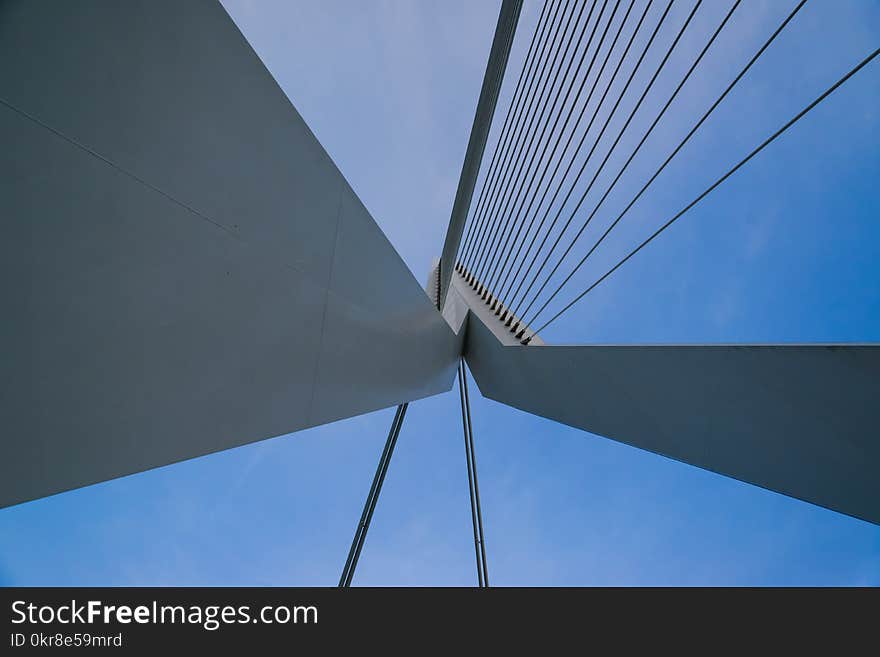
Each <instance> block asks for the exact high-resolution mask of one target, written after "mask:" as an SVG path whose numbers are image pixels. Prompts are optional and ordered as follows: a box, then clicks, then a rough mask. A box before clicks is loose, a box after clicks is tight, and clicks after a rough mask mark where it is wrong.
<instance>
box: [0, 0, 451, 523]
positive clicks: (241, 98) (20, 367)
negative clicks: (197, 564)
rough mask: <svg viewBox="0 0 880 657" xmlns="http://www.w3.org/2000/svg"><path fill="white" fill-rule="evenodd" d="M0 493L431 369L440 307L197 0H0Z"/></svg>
mask: <svg viewBox="0 0 880 657" xmlns="http://www.w3.org/2000/svg"><path fill="white" fill-rule="evenodd" d="M0 143H2V144H3V148H2V149H0V228H2V234H3V240H0V244H2V246H0V261H2V267H3V270H2V274H3V282H2V290H3V292H2V294H3V301H4V304H3V307H4V317H3V322H2V323H0V324H2V328H0V337H2V340H3V359H2V360H3V365H4V367H3V377H2V384H0V385H2V389H0V395H2V396H0V400H2V401H0V427H2V437H0V506H7V505H10V504H15V503H18V502H22V501H26V500H29V499H34V498H37V497H41V496H44V495H49V494H52V493H56V492H60V491H63V490H68V489H71V488H75V487H78V486H83V485H86V484H90V483H94V482H98V481H103V480H106V479H110V478H113V477H117V476H121V475H125V474H129V473H134V472H138V471H141V470H145V469H148V468H152V467H156V466H159V465H164V464H167V463H171V462H175V461H180V460H183V459H187V458H191V457H194V456H199V455H202V454H206V453H209V452H214V451H218V450H221V449H226V448H229V447H233V446H236V445H241V444H244V443H248V442H252V441H255V440H260V439H263V438H268V437H271V436H276V435H279V434H285V433H289V432H292V431H296V430H298V429H302V428H305V427H309V426H314V425H317V424H322V423H324V422H328V421H332V420H336V419H340V418H343V417H348V416H351V415H355V414H359V413H363V412H367V411H371V410H375V409H378V408H384V407H388V406H393V405H397V404H399V403H401V402H405V401H410V400H413V399H416V398H419V397H424V396H427V395H431V394H435V393H439V392H442V391H445V390H448V389H449V388H450V387H451V386H452V382H453V378H454V376H455V368H456V364H457V359H458V356H459V354H460V347H461V344H460V341H461V338H460V337H459V336H456V335H455V334H454V333H453V332H452V331H451V330H450V329H449V327H448V326H447V324H446V322H445V321H444V320H443V319H442V317H441V316H440V314H439V313H438V312H437V311H436V309H435V308H434V306H433V305H432V304H431V302H430V300H429V299H428V298H427V296H426V295H425V293H424V291H423V290H422V289H421V287H420V285H419V283H418V282H417V281H416V280H415V278H413V276H412V275H411V274H410V272H409V271H408V269H407V268H406V266H405V264H404V263H403V261H402V260H401V259H400V257H399V256H398V255H397V253H396V252H395V251H394V249H393V248H392V246H391V245H390V244H389V243H388V241H387V239H386V238H385V236H384V235H383V234H382V233H381V231H380V230H379V228H378V227H377V226H376V224H375V222H374V221H373V219H372V218H371V217H370V215H369V213H368V212H367V210H366V209H365V208H364V207H363V205H362V204H361V202H360V201H359V200H358V199H357V197H356V196H355V194H354V193H353V192H352V190H351V188H350V187H349V185H348V184H347V183H346V181H345V180H344V178H343V176H342V175H341V174H340V172H339V171H338V170H337V168H336V167H335V166H334V164H333V162H332V161H331V159H330V157H329V156H328V155H327V153H326V152H325V151H324V150H323V148H322V147H321V145H320V144H319V143H318V142H317V140H316V139H315V138H314V136H313V135H312V133H311V132H310V131H309V129H308V127H307V126H306V125H305V123H304V122H303V120H302V118H301V117H300V116H299V114H298V113H297V112H296V110H295V109H294V108H293V107H292V105H291V104H290V102H289V101H288V100H287V98H286V97H285V96H284V94H283V93H282V91H281V90H280V89H279V87H278V86H277V85H276V83H275V82H274V80H273V79H272V78H271V76H270V75H269V73H268V72H267V71H266V69H265V68H264V67H263V65H262V63H261V62H260V60H259V59H258V58H257V56H256V55H255V54H254V52H253V51H252V50H251V48H250V47H249V46H248V44H247V43H246V41H245V40H244V38H243V37H242V36H241V34H240V33H239V32H238V30H237V28H236V27H235V25H234V24H233V23H232V21H231V20H230V19H229V17H228V16H227V15H226V13H225V12H224V10H223V9H222V7H220V5H219V4H217V3H215V2H207V1H195V0H194V1H190V2H172V1H170V0H167V1H157V0H144V1H140V2H138V1H135V0H130V1H127V2H124V3H119V2H115V1H109V0H107V1H96V0H91V1H79V2H70V3H67V2H43V1H40V0H21V1H14V0H5V1H4V2H2V3H0Z"/></svg>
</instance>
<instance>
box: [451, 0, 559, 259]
mask: <svg viewBox="0 0 880 657" xmlns="http://www.w3.org/2000/svg"><path fill="white" fill-rule="evenodd" d="M549 6H550V3H549V2H545V3H544V5H543V6H542V8H541V14H540V16H539V17H538V23H537V25H536V26H535V31H534V32H532V39H531V41H530V42H529V49H528V52H527V53H526V58H525V60H524V61H523V65H522V68H520V71H519V77H518V78H517V81H516V88H515V89H514V92H513V96H512V97H511V100H510V104H509V105H508V106H507V114H506V115H505V117H504V124H503V125H502V127H501V132H500V133H499V135H498V141H497V142H496V144H495V152H494V153H493V154H492V161H491V162H490V163H489V168H488V169H487V170H486V176H485V178H484V179H483V187H482V189H481V190H480V196H479V198H478V199H477V203H476V205H475V206H474V212H473V214H472V215H471V222H470V225H469V227H468V232H467V234H466V235H465V238H464V240H462V243H461V247H460V248H459V254H457V255H456V258H455V261H456V262H460V261H463V260H465V259H466V258H467V256H468V254H469V251H470V249H471V248H472V239H473V237H474V231H475V230H477V223H478V222H477V219H478V217H479V214H480V208H481V207H482V204H483V202H484V200H485V198H486V190H487V189H488V187H489V183H490V181H491V180H494V176H495V173H496V172H497V169H496V167H495V165H496V161H497V159H498V154H499V153H500V151H501V149H502V148H503V144H506V143H507V141H508V139H509V133H508V126H509V124H510V120H511V118H512V117H513V116H514V115H515V114H516V108H518V107H519V106H520V102H521V95H520V91H521V90H522V89H523V88H522V82H523V80H524V79H525V73H526V70H527V69H528V68H529V62H531V61H533V60H532V54H533V52H534V48H535V45H536V44H537V43H538V40H539V34H540V35H543V29H542V25H546V24H545V23H544V18H545V15H546V13H547V7H549Z"/></svg>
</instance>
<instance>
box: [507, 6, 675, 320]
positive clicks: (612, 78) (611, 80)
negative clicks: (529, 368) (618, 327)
mask: <svg viewBox="0 0 880 657" xmlns="http://www.w3.org/2000/svg"><path fill="white" fill-rule="evenodd" d="M673 2H674V0H670V2H669V4H668V5H667V6H666V10H665V11H664V12H663V15H662V16H661V18H660V22H659V23H658V24H657V26H656V27H655V28H654V32H653V33H652V34H651V37H650V39H649V41H648V44H647V46H646V48H645V49H644V50H643V51H642V54H641V56H640V57H639V60H638V62H637V63H636V65H635V67H634V68H633V71H632V73H631V74H630V76H629V79H628V80H627V81H626V84H625V86H624V88H623V92H622V93H621V94H620V95H619V96H618V99H617V102H616V103H615V104H614V107H613V108H612V109H611V112H610V113H609V115H608V117H607V118H606V121H605V125H604V126H603V128H602V132H600V133H599V137H597V139H596V140H595V141H594V142H593V146H592V148H591V149H590V152H589V153H588V154H587V157H586V159H585V160H584V162H583V164H582V165H581V168H580V170H579V171H578V173H577V175H576V177H575V179H574V182H573V183H572V184H571V186H570V187H569V189H568V192H566V194H565V198H564V199H563V200H562V204H561V205H560V206H559V209H558V210H557V211H556V215H555V216H554V217H553V221H551V222H550V227H549V228H548V229H547V233H546V234H545V236H544V239H543V240H542V241H541V246H540V247H538V250H537V251H535V255H534V257H533V258H532V262H531V263H530V264H529V266H528V268H527V269H526V273H525V275H524V276H523V278H522V279H521V280H520V283H519V286H518V288H517V291H516V292H515V293H514V295H513V296H512V297H511V306H512V305H513V301H514V300H515V299H516V297H517V296H518V295H519V290H520V289H522V285H523V283H524V282H525V280H526V279H527V278H528V275H529V272H530V271H531V269H532V267H533V266H534V264H535V262H537V259H538V256H539V255H540V253H541V249H542V248H543V247H544V244H546V242H547V239H549V237H550V235H551V234H552V233H553V228H554V227H555V226H556V222H557V221H558V220H559V217H561V216H562V211H563V209H564V208H565V205H566V203H568V199H569V198H570V197H571V195H572V193H573V192H574V190H575V187H576V186H577V183H578V181H579V180H580V177H581V175H583V173H584V171H585V170H586V167H587V165H588V164H589V161H590V158H591V157H592V154H593V152H594V151H595V150H596V147H597V146H598V145H599V141H600V140H601V138H602V134H603V133H604V131H605V130H606V129H607V128H608V125H609V124H610V122H611V119H612V118H613V117H614V112H615V111H616V109H617V107H618V105H619V104H620V101H621V100H622V99H623V96H624V95H625V94H626V91H627V89H628V88H629V85H630V83H631V82H632V80H633V77H634V76H635V74H636V72H637V71H638V69H639V67H640V65H641V63H642V60H643V59H644V57H645V55H646V54H647V52H648V48H650V46H651V44H652V43H653V41H654V38H655V37H656V36H657V33H658V32H659V30H660V27H661V25H662V24H663V20H664V19H665V18H666V16H667V14H668V13H669V10H670V8H671V7H672V3H673ZM649 7H650V5H648V7H646V8H645V12H644V13H643V14H642V19H641V20H640V21H639V24H638V25H637V26H636V30H635V32H633V34H632V36H631V37H630V40H629V43H627V46H626V50H624V52H623V55H622V56H621V58H620V61H619V62H618V64H617V68H616V69H615V72H614V74H612V76H611V79H610V80H609V82H608V85H607V86H606V87H605V91H604V92H603V93H602V97H601V98H600V99H599V104H598V105H597V106H596V110H595V112H594V113H593V117H592V118H591V119H590V123H589V124H588V125H587V129H586V130H585V131H584V134H583V135H582V136H581V139H580V142H579V143H578V146H577V148H576V149H575V156H574V157H573V158H572V160H571V162H569V165H568V167H567V169H566V172H565V175H564V176H563V177H562V180H561V181H560V183H559V186H558V188H557V191H556V193H554V195H553V200H552V201H551V203H550V205H548V206H547V213H549V212H550V211H551V209H552V207H553V203H554V202H555V199H556V196H557V195H558V192H559V191H561V189H562V187H563V185H564V184H565V178H566V177H567V175H568V172H569V171H570V170H571V167H572V166H573V165H574V162H575V160H576V159H577V153H579V152H580V149H581V146H583V143H584V141H586V138H587V135H588V134H589V133H590V128H591V127H592V125H593V123H594V121H595V120H596V117H597V116H598V114H599V110H600V109H601V108H602V105H603V104H604V102H605V98H606V97H607V95H608V92H609V91H611V87H612V84H613V82H614V79H615V77H616V75H617V71H619V70H620V66H621V65H622V64H623V62H624V61H625V60H626V56H627V55H628V54H629V50H630V48H631V47H632V45H633V43H634V41H635V37H636V34H637V33H638V30H639V28H640V27H641V25H642V22H643V21H644V18H645V16H646V15H647V12H648V8H649ZM560 237H561V233H560ZM560 237H558V238H557V240H556V243H555V244H558V242H559V239H560ZM555 244H554V246H553V247H551V252H552V250H553V248H555ZM539 274H540V270H539V272H538V274H536V276H538V275H539ZM527 294H528V290H527V291H526V295H527ZM526 295H524V296H523V299H524V298H525V296H526ZM521 304H522V300H520V305H521ZM518 310H519V307H517V308H516V309H515V310H514V311H513V312H512V313H511V315H512V316H515V315H516V313H517V312H518ZM517 326H518V325H517ZM514 330H516V327H514Z"/></svg>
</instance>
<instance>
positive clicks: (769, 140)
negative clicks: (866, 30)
mask: <svg viewBox="0 0 880 657" xmlns="http://www.w3.org/2000/svg"><path fill="white" fill-rule="evenodd" d="M878 54H880V48H878V49H877V50H875V51H874V52H872V53H871V54H870V55H868V56H867V57H866V58H865V59H863V60H862V61H861V62H859V63H858V64H857V65H856V66H855V67H854V68H852V69H851V70H850V71H849V72H848V73H847V74H846V75H844V76H843V77H842V78H840V79H839V80H838V81H837V82H835V83H834V84H833V85H832V86H831V87H829V88H828V89H827V90H825V91H824V92H823V93H822V95H820V96H819V97H818V98H816V99H815V100H814V101H813V102H812V103H810V104H809V105H807V106H806V107H805V108H804V109H802V110H801V111H800V112H798V113H797V114H796V115H795V116H794V117H793V118H792V119H790V120H789V121H788V122H787V123H786V124H785V125H783V126H782V127H781V128H779V129H778V130H777V131H776V132H774V133H773V134H772V135H770V136H769V137H768V138H767V139H765V140H764V141H763V142H761V144H760V145H759V146H757V147H756V148H755V149H754V150H752V152H750V153H749V154H748V155H746V156H745V157H744V158H743V159H742V160H740V161H739V162H738V163H737V164H736V165H735V166H733V167H732V168H731V169H729V170H728V171H727V172H726V173H725V174H724V175H723V176H721V177H720V178H718V180H716V181H715V182H714V183H712V184H711V185H710V186H709V187H708V188H707V189H706V190H705V191H703V192H702V193H701V194H700V195H699V196H697V197H696V198H695V199H694V200H693V201H691V202H690V203H688V204H687V205H686V206H685V207H684V208H682V209H681V210H680V211H679V212H678V213H676V214H675V216H673V217H672V218H671V219H669V221H667V222H666V223H665V224H663V225H662V226H660V228H658V229H657V230H656V231H654V232H653V233H652V234H651V236H650V237H648V238H647V239H646V240H645V241H643V242H642V243H641V244H639V245H638V246H637V247H636V248H634V249H633V250H632V251H630V252H629V253H628V254H627V255H626V257H624V258H623V259H622V260H620V261H619V262H618V263H617V264H616V265H614V266H613V267H612V268H611V269H609V270H608V271H607V272H605V273H604V274H603V275H602V276H601V277H600V278H599V279H598V280H596V282H594V283H593V284H592V285H590V287H588V288H587V289H586V290H584V291H583V292H581V293H580V294H579V295H578V296H576V297H575V298H574V299H572V300H571V301H570V302H569V303H568V304H567V305H566V306H565V307H563V308H562V310H560V311H559V312H558V313H556V314H555V315H554V316H553V317H551V318H550V319H549V320H548V321H546V322H544V324H543V325H542V326H541V327H540V328H539V329H538V331H543V330H544V329H545V328H547V327H548V326H549V325H550V324H552V323H553V322H555V321H556V320H557V319H559V317H561V316H562V314H563V313H565V312H566V311H567V310H568V309H569V308H571V307H572V306H573V305H574V304H576V303H577V302H578V301H580V300H581V299H582V298H584V296H586V295H587V294H589V293H590V292H591V291H592V290H594V289H595V288H596V286H598V285H599V284H600V283H602V281H604V280H605V279H606V278H608V277H609V276H611V274H613V273H614V272H615V271H617V270H618V269H619V268H620V267H621V266H622V265H623V264H624V263H625V262H626V261H628V260H629V259H630V258H632V257H633V256H634V255H635V254H636V253H638V252H639V251H641V250H642V249H643V248H644V247H645V246H647V245H648V244H650V243H651V242H652V241H653V240H654V239H655V238H656V237H657V236H658V235H660V233H662V232H663V231H665V230H666V229H667V228H669V227H670V226H671V225H672V224H673V223H674V222H675V221H676V220H677V219H678V218H679V217H681V216H682V215H683V214H685V213H686V212H687V211H688V210H690V209H691V208H692V207H694V206H695V205H696V204H697V203H699V202H700V201H701V200H703V199H704V198H705V197H706V196H708V195H709V194H710V193H711V192H712V191H713V190H715V189H716V188H717V187H718V186H719V185H720V184H721V183H723V182H724V181H725V180H727V179H728V178H730V176H732V175H733V174H734V173H736V172H737V171H738V170H739V169H740V168H741V167H742V166H743V165H745V164H746V162H748V161H749V160H751V159H752V158H753V157H755V155H757V154H758V153H760V152H761V151H762V150H764V148H766V147H767V146H769V145H770V144H771V143H772V142H773V141H775V140H776V139H777V138H778V137H779V136H780V135H782V134H783V133H784V132H785V131H786V130H788V129H789V128H790V127H791V126H793V125H794V124H795V123H797V122H798V121H799V120H800V119H802V118H803V117H804V116H805V115H806V114H807V113H809V112H810V111H811V110H812V109H813V108H815V107H816V106H817V105H819V103H821V102H822V101H823V100H825V99H826V98H827V97H828V96H830V95H831V94H832V93H834V92H835V91H836V90H837V89H838V88H840V86H841V85H843V84H844V83H845V82H846V81H847V80H849V79H850V78H851V77H852V76H853V75H855V74H856V73H858V72H859V71H860V70H861V69H862V68H864V67H865V66H867V65H868V64H869V63H870V62H871V61H872V60H873V59H874V58H875V57H877V55H878ZM538 331H534V332H533V333H532V335H530V336H529V337H528V339H526V340H524V341H523V343H524V344H528V342H529V341H530V340H531V339H532V338H533V337H535V335H536V334H537V332H538Z"/></svg>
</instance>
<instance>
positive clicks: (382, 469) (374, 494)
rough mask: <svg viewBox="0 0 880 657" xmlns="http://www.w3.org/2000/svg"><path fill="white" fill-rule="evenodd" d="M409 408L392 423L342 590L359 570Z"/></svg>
mask: <svg viewBox="0 0 880 657" xmlns="http://www.w3.org/2000/svg"><path fill="white" fill-rule="evenodd" d="M408 406H409V404H401V405H400V406H398V407H397V412H395V414H394V420H393V421H392V422H391V429H390V431H389V432H388V438H387V440H386V441H385V447H384V448H383V450H382V456H380V457H379V465H378V466H377V467H376V474H375V475H373V483H372V485H371V486H370V492H369V493H368V494H367V500H366V502H364V510H363V512H362V513H361V519H360V522H358V526H357V529H356V530H355V533H354V538H353V539H352V541H351V548H350V549H349V551H348V558H347V559H346V560H345V567H344V568H343V569H342V575H341V576H340V577H339V587H340V588H347V587H349V586H351V580H352V578H353V577H354V570H355V568H357V562H358V559H359V558H360V556H361V550H362V549H363V547H364V541H365V540H366V538H367V530H368V529H369V528H370V521H371V520H372V519H373V511H375V509H376V502H377V501H378V499H379V493H380V491H381V490H382V483H383V482H384V481H385V473H386V472H388V464H389V463H391V455H392V453H393V452H394V446H395V445H396V444H397V437H398V436H399V435H400V427H401V426H402V425H403V417H404V415H406V409H407V407H408Z"/></svg>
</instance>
